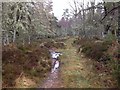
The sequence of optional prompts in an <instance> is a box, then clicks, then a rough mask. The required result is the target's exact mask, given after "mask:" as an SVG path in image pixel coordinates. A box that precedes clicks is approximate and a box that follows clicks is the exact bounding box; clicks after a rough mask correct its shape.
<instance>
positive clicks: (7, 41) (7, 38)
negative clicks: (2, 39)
mask: <svg viewBox="0 0 120 90" xmlns="http://www.w3.org/2000/svg"><path fill="white" fill-rule="evenodd" d="M6 44H7V45H8V44H9V37H8V33H6Z"/></svg>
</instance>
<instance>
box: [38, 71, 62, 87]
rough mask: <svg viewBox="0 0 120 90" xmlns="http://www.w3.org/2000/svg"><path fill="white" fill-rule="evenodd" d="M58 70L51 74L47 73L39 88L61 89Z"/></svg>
mask: <svg viewBox="0 0 120 90" xmlns="http://www.w3.org/2000/svg"><path fill="white" fill-rule="evenodd" d="M59 73H60V72H59V70H58V69H57V70H56V71H55V72H53V73H49V74H48V77H47V78H46V80H45V81H44V82H43V84H42V86H40V88H62V87H63V85H62V82H61V80H60V77H59V76H60V75H59Z"/></svg>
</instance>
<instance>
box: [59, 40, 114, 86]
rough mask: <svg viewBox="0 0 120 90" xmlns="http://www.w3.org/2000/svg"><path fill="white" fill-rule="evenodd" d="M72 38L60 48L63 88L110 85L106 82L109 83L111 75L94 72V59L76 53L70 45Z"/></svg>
mask: <svg viewBox="0 0 120 90" xmlns="http://www.w3.org/2000/svg"><path fill="white" fill-rule="evenodd" d="M73 41H74V38H72V39H71V38H70V39H69V40H67V41H66V42H65V43H66V44H67V48H66V49H64V50H63V49H60V50H59V51H61V52H63V56H62V57H61V62H62V63H63V64H62V65H61V78H62V80H63V84H64V86H65V88H106V87H112V85H111V86H109V85H110V84H109V85H108V84H106V81H107V80H108V79H109V80H110V81H107V82H109V83H111V76H107V77H106V75H104V74H103V73H102V74H101V73H96V72H94V69H93V64H94V61H92V60H90V59H88V58H85V57H83V55H82V54H77V50H76V48H75V47H73V46H72V45H71V43H72V42H73Z"/></svg>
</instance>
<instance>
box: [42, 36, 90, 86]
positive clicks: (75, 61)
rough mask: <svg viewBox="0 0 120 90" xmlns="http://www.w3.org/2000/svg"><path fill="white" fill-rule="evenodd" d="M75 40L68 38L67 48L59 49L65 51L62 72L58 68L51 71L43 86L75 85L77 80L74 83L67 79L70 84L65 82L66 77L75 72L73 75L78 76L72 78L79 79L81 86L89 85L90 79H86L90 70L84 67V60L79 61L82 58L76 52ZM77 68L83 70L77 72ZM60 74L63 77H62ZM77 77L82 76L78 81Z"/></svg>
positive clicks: (62, 59)
mask: <svg viewBox="0 0 120 90" xmlns="http://www.w3.org/2000/svg"><path fill="white" fill-rule="evenodd" d="M73 40H74V38H73V39H72V38H71V39H68V40H67V41H66V42H65V43H66V44H67V48H66V49H59V50H58V51H60V52H62V53H63V56H62V58H61V62H62V63H64V64H63V65H61V67H60V69H61V72H59V70H57V71H56V72H54V73H49V75H48V77H47V78H46V80H45V81H44V82H43V84H42V86H41V88H61V87H74V84H75V83H76V82H75V83H74V84H72V83H73V81H70V82H69V80H67V83H68V84H69V86H67V85H64V84H66V83H65V80H66V77H71V74H70V73H73V75H75V76H76V77H72V78H71V79H76V80H75V81H77V84H78V85H80V86H79V87H88V86H89V84H88V81H87V80H86V79H85V78H86V75H88V73H89V72H88V71H86V70H87V69H85V68H86V67H84V65H83V63H82V62H84V61H83V60H81V61H79V59H81V58H79V57H78V55H77V53H76V48H75V47H73V46H72V45H71V43H72V42H73ZM77 70H81V71H82V72H80V73H79V71H78V73H76V71H77ZM66 73H67V74H66ZM62 74H63V75H62ZM80 74H81V75H80ZM60 75H61V76H63V77H61V76H60ZM64 75H65V76H64ZM77 78H80V80H79V79H78V80H79V81H78V80H77ZM64 79H65V80H64ZM68 79H69V78H68ZM77 84H76V85H77ZM72 85H73V86H72Z"/></svg>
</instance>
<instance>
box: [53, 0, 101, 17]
mask: <svg viewBox="0 0 120 90" xmlns="http://www.w3.org/2000/svg"><path fill="white" fill-rule="evenodd" d="M52 1H53V12H54V15H55V16H56V17H57V18H58V19H61V16H62V14H63V9H66V8H70V5H69V2H70V3H71V4H72V2H73V1H74V0H52ZM78 1H81V2H82V1H83V0H78ZM89 1H91V0H84V3H85V4H87V2H89ZM95 1H96V2H97V1H102V0H95Z"/></svg>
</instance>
